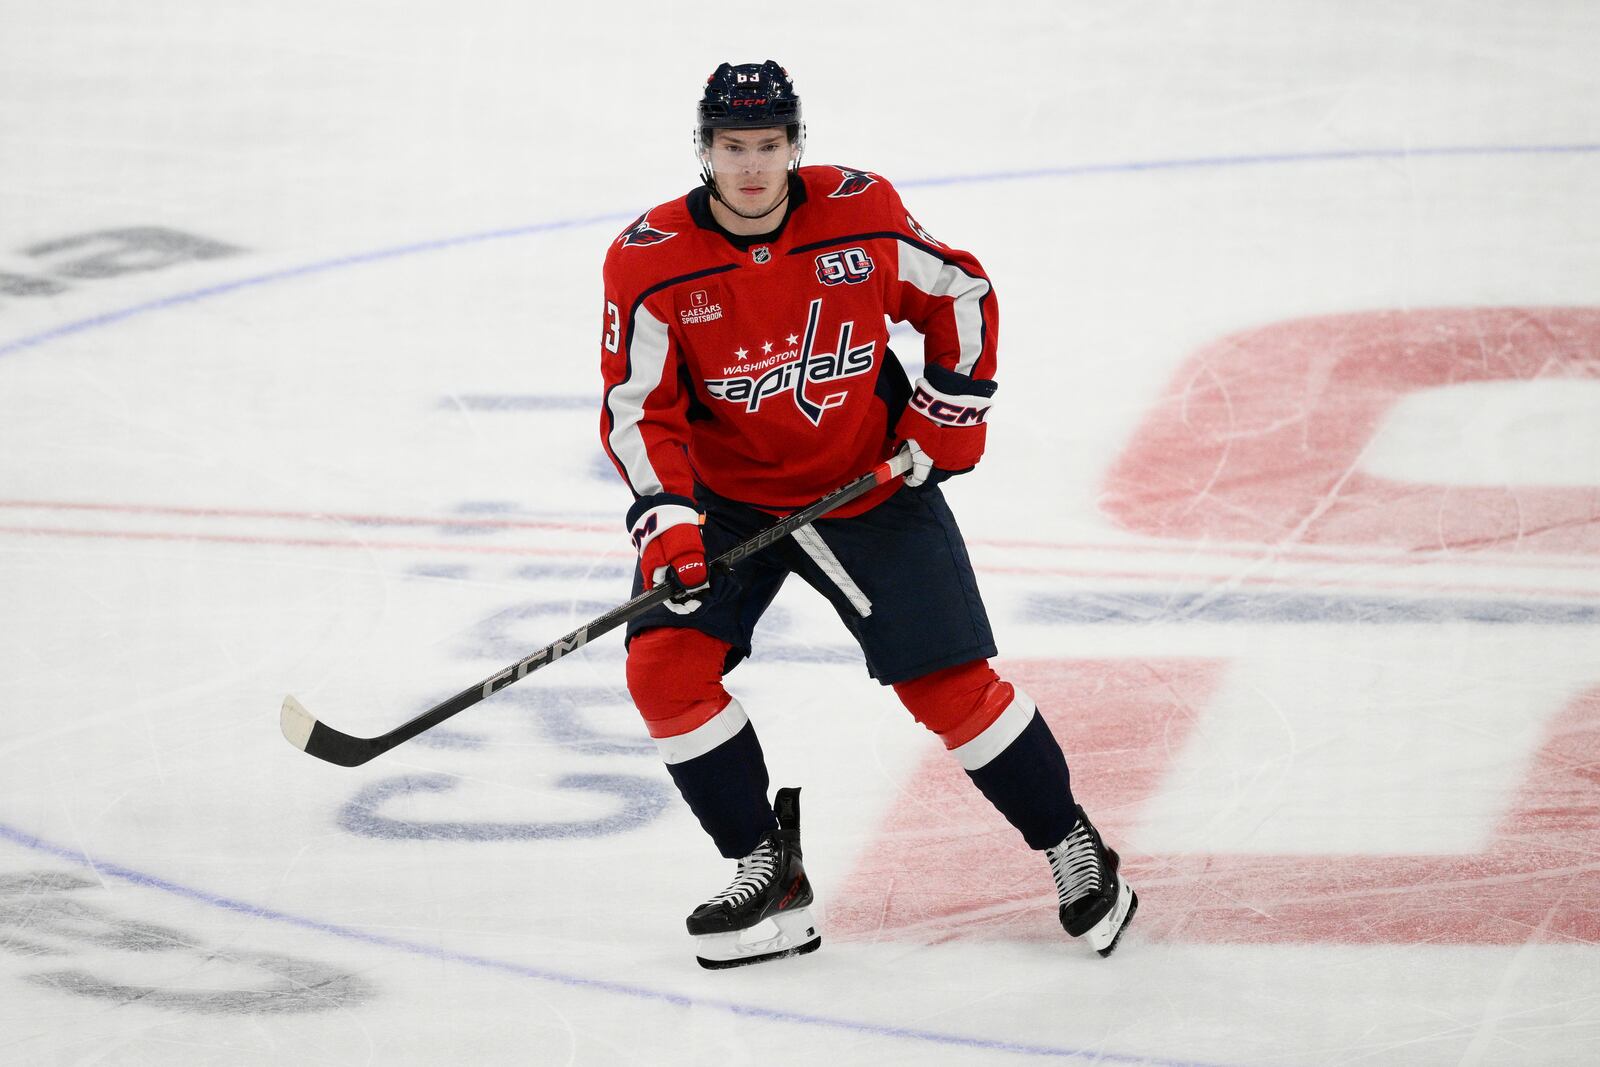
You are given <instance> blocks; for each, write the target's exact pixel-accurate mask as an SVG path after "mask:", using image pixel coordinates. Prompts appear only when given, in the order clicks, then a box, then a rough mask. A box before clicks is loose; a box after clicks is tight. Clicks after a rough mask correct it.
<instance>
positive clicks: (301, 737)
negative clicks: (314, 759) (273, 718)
mask: <svg viewBox="0 0 1600 1067" xmlns="http://www.w3.org/2000/svg"><path fill="white" fill-rule="evenodd" d="M316 726H317V720H316V719H315V718H313V717H312V715H311V713H310V712H309V711H307V710H306V709H305V706H304V705H303V704H301V703H300V702H299V701H298V700H296V699H295V698H294V696H293V695H290V696H286V697H284V698H283V710H282V711H280V712H278V727H279V729H281V730H282V731H283V736H284V737H286V738H288V739H289V743H290V744H291V745H293V746H294V747H295V748H298V749H299V750H300V751H302V752H304V751H305V748H306V745H307V744H308V743H309V742H310V741H311V731H313V730H314V729H316Z"/></svg>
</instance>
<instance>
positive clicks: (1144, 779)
mask: <svg viewBox="0 0 1600 1067" xmlns="http://www.w3.org/2000/svg"><path fill="white" fill-rule="evenodd" d="M1232 669H1234V665H1233V664H1231V663H1228V662H1227V661H1223V660H1208V659H1153V658H1147V659H1126V660H1034V661H1013V662H1008V663H1006V664H1005V665H1004V666H1003V668H1002V670H1003V672H1004V673H1005V674H1006V676H1007V677H1009V678H1013V679H1015V680H1016V681H1017V682H1018V683H1019V684H1020V685H1022V686H1024V687H1025V688H1026V689H1027V691H1028V693H1029V695H1030V696H1032V697H1034V698H1035V699H1037V700H1038V701H1039V708H1040V713H1041V714H1043V715H1044V716H1045V718H1046V720H1047V721H1049V722H1050V725H1051V729H1052V730H1053V731H1054V732H1055V733H1056V734H1057V735H1058V736H1059V737H1061V738H1062V741H1063V744H1064V745H1065V746H1067V747H1068V748H1069V758H1070V759H1071V762H1072V771H1073V782H1074V784H1077V783H1093V785H1092V790H1093V801H1092V803H1093V805H1094V809H1095V821H1096V823H1097V824H1099V827H1100V829H1101V831H1102V832H1103V833H1104V834H1105V835H1106V838H1107V840H1108V841H1117V842H1123V843H1122V844H1119V845H1118V848H1119V851H1121V852H1122V853H1123V871H1124V872H1125V873H1126V874H1127V876H1128V880H1129V881H1130V882H1131V883H1132V884H1133V885H1134V887H1135V888H1136V889H1137V890H1138V892H1139V896H1140V898H1141V905H1140V909H1139V918H1138V920H1137V921H1136V922H1135V924H1134V926H1133V927H1132V928H1131V930H1132V934H1133V936H1134V938H1135V939H1136V940H1141V939H1148V940H1159V941H1168V942H1191V943H1193V942H1200V943H1212V944H1217V943H1239V944H1307V943H1317V944H1450V945H1475V944H1476V945H1516V944H1523V943H1527V942H1541V943H1549V944H1573V945H1580V944H1581V945H1593V944H1594V943H1596V941H1600V904H1597V903H1596V902H1597V901H1600V867H1596V866H1595V865H1594V864H1593V863H1592V862H1587V861H1586V860H1585V857H1589V856H1591V855H1592V854H1593V851H1594V842H1595V841H1596V840H1600V808H1597V807H1596V806H1595V804H1594V800H1593V791H1594V782H1593V778H1594V768H1595V767H1596V766H1600V687H1596V688H1591V689H1589V690H1588V691H1587V692H1584V693H1581V694H1580V695H1579V696H1578V697H1577V698H1576V699H1574V700H1572V701H1571V702H1569V703H1568V704H1567V705H1566V706H1565V707H1557V708H1555V709H1554V713H1553V714H1552V715H1551V716H1550V718H1549V720H1548V725H1547V727H1546V730H1545V731H1544V738H1543V740H1542V741H1540V742H1536V745H1537V749H1536V751H1535V752H1534V753H1533V758H1532V759H1531V760H1530V761H1529V766H1528V769H1527V770H1526V771H1525V772H1524V775H1523V778H1522V781H1521V785H1520V787H1519V788H1516V789H1514V790H1513V791H1512V792H1511V795H1510V796H1508V797H1507V804H1506V806H1505V808H1504V809H1503V811H1502V814H1501V816H1500V818H1499V819H1498V820H1497V824H1496V825H1495V827H1494V829H1493V831H1492V833H1491V836H1490V839H1489V841H1488V844H1487V847H1485V848H1484V849H1483V850H1481V851H1478V852H1470V853H1458V854H1450V853H1448V852H1446V853H1428V852H1418V853H1416V854H1410V855H1407V854H1372V855H1360V854H1356V855H1351V854H1338V855H1316V854H1311V853H1308V854H1294V855H1275V854H1270V853H1250V854H1229V853H1227V852H1193V853H1176V854H1158V855H1137V854H1135V853H1134V852H1133V850H1132V849H1131V848H1129V847H1128V846H1127V844H1126V842H1127V841H1128V839H1129V834H1130V831H1131V830H1132V829H1134V825H1135V822H1134V817H1135V815H1136V814H1137V813H1138V812H1139V811H1140V810H1141V809H1142V807H1143V805H1144V804H1145V802H1146V801H1147V800H1149V798H1150V797H1151V796H1152V795H1154V794H1155V793H1156V791H1157V790H1159V789H1160V788H1161V785H1162V783H1163V781H1165V780H1167V777H1168V774H1169V771H1170V767H1171V764H1172V762H1173V760H1174V758H1175V755H1176V754H1177V753H1179V752H1181V751H1182V750H1183V749H1184V746H1185V743H1186V742H1187V741H1188V739H1189V736H1190V734H1191V733H1193V732H1195V730H1196V724H1197V721H1199V720H1201V719H1202V718H1203V717H1204V716H1205V715H1206V714H1207V711H1208V709H1210V708H1212V707H1214V706H1215V704H1216V700H1217V697H1218V693H1219V690H1220V689H1221V683H1222V680H1223V678H1224V677H1225V676H1226V675H1227V673H1228V672H1229V671H1230V670H1232ZM1090 788H1091V787H1090V786H1088V785H1085V786H1084V789H1085V790H1088V789H1090ZM1228 799H1229V798H1227V797H1219V798H1218V799H1217V805H1218V807H1219V809H1221V808H1224V807H1225V806H1226V803H1227V802H1228ZM1085 803H1086V804H1087V803H1090V801H1089V800H1088V799H1087V798H1086V799H1085ZM930 813H938V814H937V816H936V818H935V820H934V821H932V822H930ZM1419 844H1420V845H1422V846H1423V847H1426V843H1425V842H1419ZM861 855H862V856H863V857H864V859H863V861H862V862H861V864H860V866H859V867H858V868H857V869H856V871H854V872H853V873H852V874H851V876H850V878H849V879H848V880H847V882H846V883H845V884H844V885H843V886H842V887H840V889H839V890H838V891H837V892H835V893H834V894H832V899H831V901H830V906H829V913H830V915H831V916H832V920H833V921H832V927H833V931H834V933H835V934H836V935H840V936H844V937H853V938H860V939H866V940H883V939H911V940H916V939H919V938H929V937H931V938H937V939H938V940H940V941H948V940H950V939H951V938H953V937H956V938H961V939H966V940H990V939H996V938H999V939H1005V940H1027V941H1041V942H1059V941H1060V940H1061V937H1062V932H1061V928H1060V926H1059V925H1058V924H1057V922H1056V918H1055V909H1054V899H1053V895H1052V894H1051V893H1050V889H1049V882H1048V877H1047V876H1046V875H1045V873H1044V872H1042V871H1041V870H1040V864H1039V859H1038V854H1037V853H1035V852H1032V851H1029V850H1028V849H1026V848H1025V847H1023V846H1022V844H1021V842H1019V841H1017V840H1016V836H1015V832H1014V831H1012V829H1011V828H1010V826H1008V825H1007V824H1005V823H1004V822H1003V821H1002V820H1001V819H1000V817H999V816H998V815H996V813H995V812H994V810H993V809H992V808H991V807H989V806H988V802H987V801H985V800H984V798H983V797H982V795H981V794H979V793H978V792H977V791H976V790H974V789H973V788H972V785H971V782H970V781H969V780H968V779H967V778H966V776H965V774H963V773H962V771H961V768H960V766H959V764H957V763H956V762H955V761H954V760H951V759H950V758H949V757H948V756H947V755H945V754H943V753H935V754H931V755H930V756H929V757H928V758H927V759H926V760H925V761H924V763H923V765H922V766H921V767H920V768H918V769H917V770H916V771H915V772H914V773H913V775H912V777H911V778H910V779H909V780H908V781H907V782H906V783H905V784H904V786H903V788H902V791H901V799H900V800H899V802H898V803H897V804H896V805H895V806H894V807H893V808H892V809H891V811H890V812H889V814H888V816H887V818H886V820H885V822H884V823H883V825H882V827H881V829H880V833H879V838H878V840H877V842H876V843H875V844H871V845H869V846H868V847H866V848H864V849H863V850H862V853H861ZM951 871H982V872H983V877H982V878H981V879H970V878H951V877H950V876H949V873H950V872H951ZM1041 883H1042V884H1041ZM996 887H1009V888H1006V889H1001V890H999V891H997V890H996ZM1124 951H1127V950H1126V949H1124Z"/></svg>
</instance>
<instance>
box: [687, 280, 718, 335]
mask: <svg viewBox="0 0 1600 1067" xmlns="http://www.w3.org/2000/svg"><path fill="white" fill-rule="evenodd" d="M720 318H722V304H721V303H719V302H716V301H713V300H712V299H711V293H710V292H709V291H708V290H705V289H696V290H694V292H692V293H690V294H689V306H688V307H686V308H679V309H678V321H679V322H681V323H682V324H683V325H685V326H698V325H700V324H701V323H706V322H716V321H717V320H718V319H720Z"/></svg>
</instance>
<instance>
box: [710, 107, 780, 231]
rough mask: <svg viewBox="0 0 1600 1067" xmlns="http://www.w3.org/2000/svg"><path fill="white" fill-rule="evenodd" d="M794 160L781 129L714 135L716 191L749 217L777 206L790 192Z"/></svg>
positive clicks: (712, 157) (715, 133) (713, 150)
mask: <svg viewBox="0 0 1600 1067" xmlns="http://www.w3.org/2000/svg"><path fill="white" fill-rule="evenodd" d="M793 157H794V146H793V145H791V144H790V143H789V136H788V134H786V133H785V132H784V130H783V127H782V126H776V127H773V128H771V129H765V130H713V131H712V133H711V170H712V173H714V174H715V175H716V178H717V189H718V191H720V192H721V193H722V195H723V198H724V199H726V200H728V201H729V202H730V203H731V204H732V205H733V206H734V207H735V208H737V209H738V210H739V211H740V212H741V213H743V214H745V215H747V216H750V215H760V214H762V213H764V212H767V211H770V210H772V209H773V208H775V207H777V206H778V203H779V201H781V200H782V199H783V194H784V191H785V190H786V189H787V188H788V181H789V179H788V171H789V162H790V160H791V159H792V158H793Z"/></svg>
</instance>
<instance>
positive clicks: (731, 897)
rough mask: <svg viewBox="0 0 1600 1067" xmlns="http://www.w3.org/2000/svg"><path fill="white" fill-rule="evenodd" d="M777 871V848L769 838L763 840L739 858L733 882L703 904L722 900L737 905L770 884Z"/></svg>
mask: <svg viewBox="0 0 1600 1067" xmlns="http://www.w3.org/2000/svg"><path fill="white" fill-rule="evenodd" d="M777 872H778V849H777V846H776V845H774V844H773V843H772V842H771V841H770V840H769V841H763V842H761V844H760V845H759V846H758V847H757V848H756V850H755V851H754V852H752V853H750V855H748V856H744V857H742V858H741V859H740V860H739V870H738V871H737V872H736V873H735V874H734V876H733V884H732V885H730V886H728V888H726V889H724V890H723V891H722V892H720V893H718V894H717V895H716V896H714V897H712V898H711V899H710V900H708V901H706V903H705V905H704V906H707V907H709V906H714V905H717V904H722V903H724V902H726V903H728V904H731V905H732V906H734V907H736V908H737V907H738V906H739V905H741V904H743V903H744V902H745V901H747V900H749V899H751V898H752V897H754V896H755V895H756V894H757V893H760V892H761V891H762V890H764V889H766V888H767V886H769V885H771V884H772V879H773V878H774V877H776V875H777Z"/></svg>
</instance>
